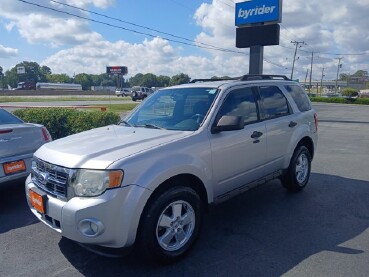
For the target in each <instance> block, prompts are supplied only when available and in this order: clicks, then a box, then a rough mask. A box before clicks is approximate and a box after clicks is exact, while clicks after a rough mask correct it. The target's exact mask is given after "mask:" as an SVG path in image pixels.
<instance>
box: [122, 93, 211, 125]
mask: <svg viewBox="0 0 369 277" xmlns="http://www.w3.org/2000/svg"><path fill="white" fill-rule="evenodd" d="M217 93H218V90H217V89H216V88H177V89H163V90H159V91H157V92H155V93H154V94H153V95H152V96H150V97H149V98H147V99H146V100H145V101H144V102H143V103H142V104H141V105H140V106H139V107H138V108H137V109H136V110H135V111H134V112H133V113H132V114H131V115H130V116H129V117H128V118H127V119H126V120H125V122H122V123H121V125H124V126H133V127H143V128H153V129H167V130H181V131H195V130H197V129H198V128H199V126H200V125H201V123H202V122H203V120H204V118H205V116H206V115H207V113H208V111H209V108H210V106H211V105H212V103H213V101H214V99H215V96H216V94H217Z"/></svg>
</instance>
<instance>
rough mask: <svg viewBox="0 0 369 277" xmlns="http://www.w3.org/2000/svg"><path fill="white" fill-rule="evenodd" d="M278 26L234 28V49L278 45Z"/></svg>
mask: <svg viewBox="0 0 369 277" xmlns="http://www.w3.org/2000/svg"><path fill="white" fill-rule="evenodd" d="M279 33H280V26H279V24H268V25H261V26H252V27H247V28H236V47H237V48H248V47H251V46H255V45H259V46H267V45H278V44H279Z"/></svg>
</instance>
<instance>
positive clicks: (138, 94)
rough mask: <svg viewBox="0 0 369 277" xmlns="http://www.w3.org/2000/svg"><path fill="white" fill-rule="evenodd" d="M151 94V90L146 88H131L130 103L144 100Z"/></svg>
mask: <svg viewBox="0 0 369 277" xmlns="http://www.w3.org/2000/svg"><path fill="white" fill-rule="evenodd" d="M152 93H153V90H152V89H151V88H147V87H133V88H132V95H131V98H132V101H137V100H144V99H145V98H146V97H147V96H149V95H150V94H152Z"/></svg>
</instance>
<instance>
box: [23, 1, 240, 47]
mask: <svg viewBox="0 0 369 277" xmlns="http://www.w3.org/2000/svg"><path fill="white" fill-rule="evenodd" d="M18 1H21V2H25V3H27V4H31V5H32V4H33V5H36V6H41V5H39V4H35V3H31V2H27V1H22V0H18ZM49 1H50V2H54V3H57V4H60V5H63V6H66V7H69V8H73V9H76V10H80V11H84V12H87V13H91V14H95V15H98V16H101V17H104V18H107V19H111V20H115V21H119V22H121V23H124V24H128V25H131V26H134V27H139V28H142V29H146V30H149V31H152V32H156V33H158V34H162V35H166V36H170V37H173V38H178V39H182V40H184V41H188V42H191V43H197V44H200V45H204V46H209V47H213V48H219V49H224V50H229V49H225V48H220V47H216V46H213V45H211V44H207V43H203V42H197V41H194V40H192V39H189V38H185V37H181V36H177V35H173V34H171V33H167V32H163V31H160V30H157V29H154V28H150V27H147V26H144V25H140V24H136V23H133V22H129V21H125V20H122V19H120V18H116V17H112V16H108V15H105V14H102V13H98V12H94V11H91V10H87V9H83V8H80V7H76V6H73V5H70V4H66V3H62V2H59V1H55V0H49ZM172 1H173V0H172ZM175 3H177V2H175ZM177 4H179V3H177ZM182 6H184V5H182ZM42 7H43V8H48V9H51V10H55V9H53V8H50V7H46V6H42ZM56 11H58V12H61V13H63V11H60V10H56ZM65 13H66V12H65ZM68 14H69V13H68ZM72 15H73V14H72ZM73 16H77V15H73ZM77 17H78V16H77ZM85 19H87V20H90V19H89V18H85ZM151 37H152V35H151ZM154 37H155V36H154ZM167 40H169V39H167ZM239 53H240V52H239Z"/></svg>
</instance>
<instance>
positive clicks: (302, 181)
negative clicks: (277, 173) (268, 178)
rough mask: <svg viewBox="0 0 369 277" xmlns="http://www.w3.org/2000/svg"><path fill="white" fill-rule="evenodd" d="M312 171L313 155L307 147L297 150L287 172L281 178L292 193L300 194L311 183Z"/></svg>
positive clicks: (300, 147)
mask: <svg viewBox="0 0 369 277" xmlns="http://www.w3.org/2000/svg"><path fill="white" fill-rule="evenodd" d="M310 171H311V154H310V152H309V149H307V148H306V146H303V145H302V146H299V147H298V148H296V149H295V152H294V153H293V156H292V158H291V161H290V165H289V167H288V169H287V171H286V172H285V173H284V175H283V176H282V178H281V182H282V185H283V186H284V187H285V188H286V189H287V190H288V191H291V192H298V191H301V190H303V189H304V188H305V186H306V185H307V183H308V182H309V178H310Z"/></svg>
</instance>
